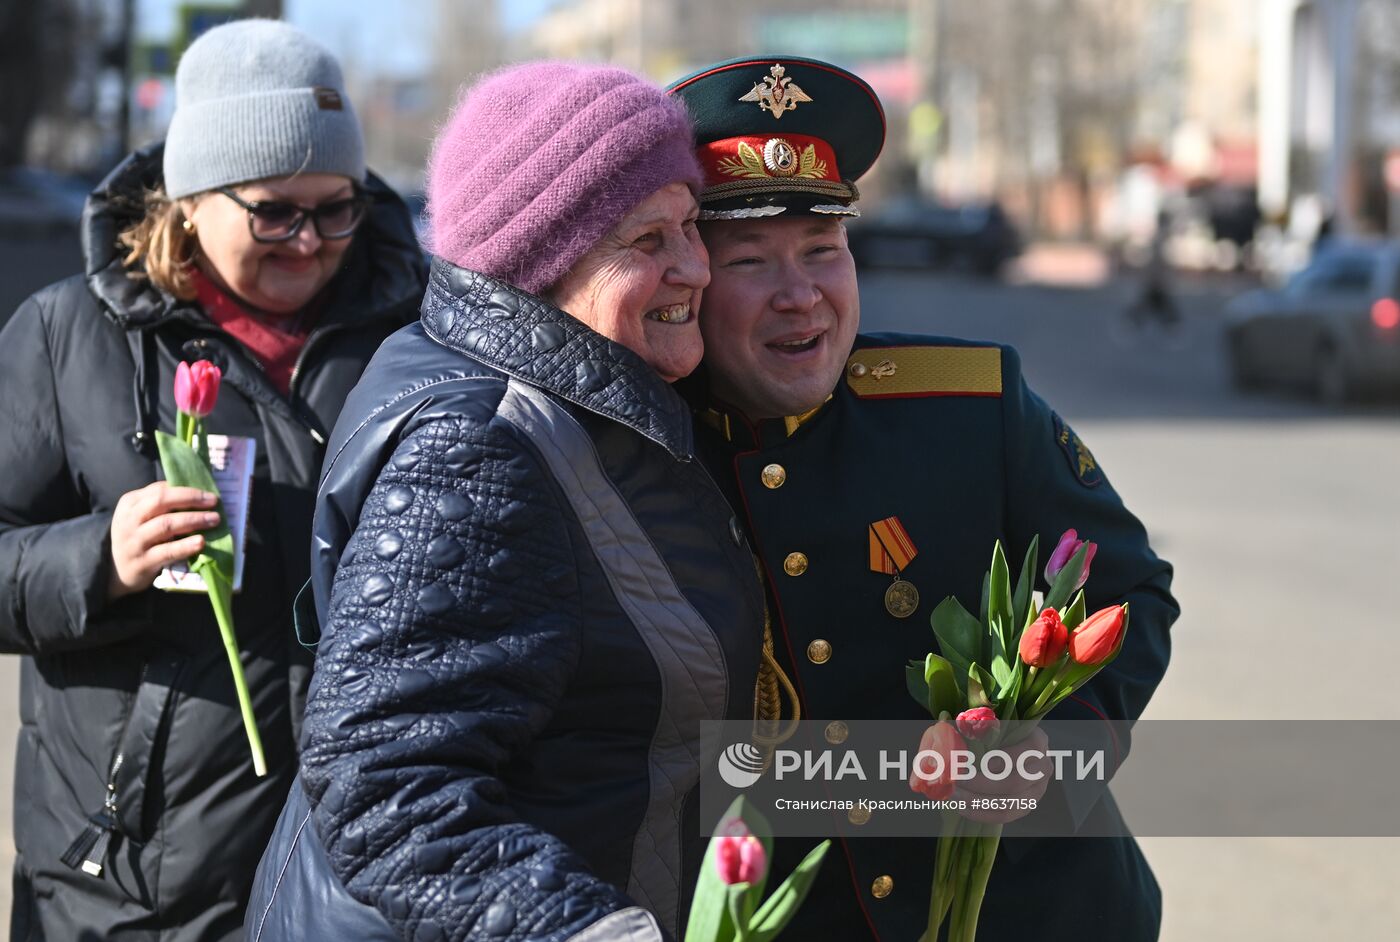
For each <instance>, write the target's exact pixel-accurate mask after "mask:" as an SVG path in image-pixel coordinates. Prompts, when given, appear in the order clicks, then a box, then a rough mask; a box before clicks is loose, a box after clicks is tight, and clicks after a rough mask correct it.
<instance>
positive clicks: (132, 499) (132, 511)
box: [107, 481, 219, 599]
mask: <svg viewBox="0 0 1400 942" xmlns="http://www.w3.org/2000/svg"><path fill="white" fill-rule="evenodd" d="M218 499H219V498H218V495H216V494H210V493H208V492H207V491H201V490H199V489H198V488H193V487H171V486H170V485H169V484H167V483H166V482H165V481H156V482H155V483H154V484H148V485H146V486H145V487H143V488H140V489H139V490H135V491H127V492H126V493H125V494H123V495H122V496H121V498H120V499H118V500H117V507H116V509H115V510H114V511H113V512H112V577H111V579H110V581H109V583H108V586H107V591H108V597H109V598H111V599H118V598H121V597H122V596H124V595H130V594H132V593H133V592H140V591H142V590H143V589H149V588H150V587H151V583H153V582H155V581H156V576H158V575H160V571H161V570H162V569H164V568H165V567H166V566H169V565H170V564H171V563H177V562H181V561H183V560H186V559H189V558H190V557H191V556H193V555H195V554H196V553H198V552H199V551H200V550H202V549H204V537H203V536H202V535H200V532H199V531H201V530H207V529H209V528H210V527H212V526H214V525H215V524H216V523H218V522H219V515H218V514H217V513H214V512H213V509H214V505H215V504H216V503H218ZM190 534H193V536H191V535H190Z"/></svg>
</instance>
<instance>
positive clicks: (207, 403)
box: [175, 360, 223, 419]
mask: <svg viewBox="0 0 1400 942" xmlns="http://www.w3.org/2000/svg"><path fill="white" fill-rule="evenodd" d="M222 378H223V373H222V372H220V370H219V368H218V367H217V366H215V365H214V364H213V363H210V362H209V361H208V360H197V361H196V362H195V363H194V364H193V365H191V364H189V363H181V364H180V365H179V366H177V367H176V368H175V408H177V409H179V410H180V411H181V412H187V413H189V414H190V415H193V416H196V417H197V418H201V419H202V418H204V417H205V416H206V415H208V414H209V413H211V412H213V411H214V403H215V402H216V401H217V400H218V398H219V382H220V380H221V379H222Z"/></svg>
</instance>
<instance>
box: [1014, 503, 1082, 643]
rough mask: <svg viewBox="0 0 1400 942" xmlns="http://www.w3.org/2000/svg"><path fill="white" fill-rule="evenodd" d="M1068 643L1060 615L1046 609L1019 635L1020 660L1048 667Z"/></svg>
mask: <svg viewBox="0 0 1400 942" xmlns="http://www.w3.org/2000/svg"><path fill="white" fill-rule="evenodd" d="M1071 532H1073V531H1071ZM1068 643H1069V630H1068V629H1067V628H1065V623H1064V622H1062V621H1060V613H1059V612H1057V611H1055V610H1054V609H1053V608H1047V609H1045V611H1043V612H1041V613H1040V617H1038V618H1037V619H1036V620H1035V621H1033V622H1031V624H1030V627H1029V628H1027V629H1026V630H1025V632H1024V633H1023V634H1022V635H1021V660H1023V661H1025V662H1026V664H1028V665H1030V666H1031V667H1050V666H1051V665H1053V664H1054V663H1055V662H1056V661H1058V660H1059V659H1060V655H1062V654H1064V653H1065V645H1067V644H1068Z"/></svg>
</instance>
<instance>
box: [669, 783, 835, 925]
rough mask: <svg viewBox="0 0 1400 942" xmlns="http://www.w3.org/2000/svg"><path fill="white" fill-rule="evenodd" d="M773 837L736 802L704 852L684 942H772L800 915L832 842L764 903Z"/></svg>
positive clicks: (818, 848)
mask: <svg viewBox="0 0 1400 942" xmlns="http://www.w3.org/2000/svg"><path fill="white" fill-rule="evenodd" d="M771 833H772V830H771V829H770V828H769V826H768V822H767V821H766V820H764V818H763V816H762V815H761V814H759V813H758V812H757V811H756V810H754V808H753V807H752V806H751V805H749V804H748V803H747V802H746V801H744V798H743V796H742V795H741V796H739V797H738V798H736V799H734V803H733V804H732V805H730V806H729V810H728V811H726V812H725V813H724V817H723V818H721V819H720V824H719V828H718V833H717V835H716V836H715V837H712V838H710V846H709V848H708V849H707V850H706V851H705V862H704V864H703V865H702V866H701V868H700V879H699V880H697V881H696V883H695V897H694V899H693V900H692V901H691V905H690V920H689V922H688V923H687V924H686V928H685V942H769V940H770V939H773V938H774V937H776V936H777V934H778V933H779V932H781V931H782V930H783V928H784V927H785V926H787V924H788V922H789V921H790V920H791V919H792V917H793V916H794V915H796V913H797V910H798V908H799V907H800V906H801V905H802V901H803V900H804V899H806V898H807V891H808V890H810V889H811V888H812V881H813V880H814V879H816V876H817V870H818V869H819V868H820V867H821V865H822V858H823V857H825V856H826V852H827V850H828V849H829V848H830V847H831V841H822V842H821V843H820V844H818V845H817V846H816V847H814V848H813V849H812V851H811V853H809V854H808V855H807V856H806V857H804V858H803V859H802V862H801V863H800V864H798V865H797V869H796V870H794V871H793V872H792V873H790V874H788V878H787V879H786V880H784V881H783V882H782V885H780V886H779V887H778V888H777V889H776V890H774V891H773V893H772V895H771V896H769V897H768V899H767V900H764V899H763V888H764V885H765V884H766V883H767V882H768V861H769V859H771V858H772V856H773V839H772V838H771V837H770V836H769V835H770V834H771ZM760 901H762V904H761V905H760Z"/></svg>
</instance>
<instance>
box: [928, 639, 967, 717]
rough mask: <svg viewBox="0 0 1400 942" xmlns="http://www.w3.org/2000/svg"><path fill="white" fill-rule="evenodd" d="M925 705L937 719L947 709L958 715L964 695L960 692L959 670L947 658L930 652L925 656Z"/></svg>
mask: <svg viewBox="0 0 1400 942" xmlns="http://www.w3.org/2000/svg"><path fill="white" fill-rule="evenodd" d="M923 670H924V676H923V681H924V689H925V690H926V691H927V694H926V696H925V698H924V705H925V706H927V707H928V711H929V713H931V714H932V715H933V717H934V718H935V719H937V718H938V716H939V715H940V714H941V713H942V712H943V711H944V710H947V711H948V712H949V713H952V714H953V715H954V716H956V715H957V714H958V713H960V712H961V707H962V695H961V694H960V693H959V692H958V681H957V672H956V671H955V670H954V669H953V665H952V664H951V663H949V662H948V660H947V659H946V658H941V657H939V656H938V655H937V654H930V655H928V656H927V657H926V658H924V667H923Z"/></svg>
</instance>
